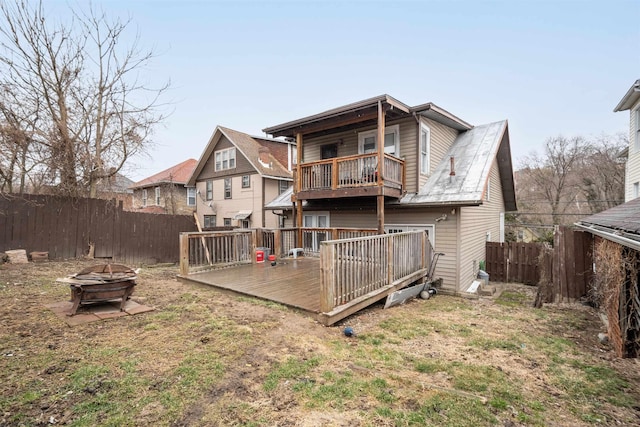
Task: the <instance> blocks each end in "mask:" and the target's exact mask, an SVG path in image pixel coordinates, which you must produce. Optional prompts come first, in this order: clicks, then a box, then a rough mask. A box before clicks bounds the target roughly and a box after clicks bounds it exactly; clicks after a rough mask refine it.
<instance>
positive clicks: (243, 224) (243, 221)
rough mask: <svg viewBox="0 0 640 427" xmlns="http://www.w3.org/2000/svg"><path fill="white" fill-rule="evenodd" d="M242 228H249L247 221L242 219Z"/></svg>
mask: <svg viewBox="0 0 640 427" xmlns="http://www.w3.org/2000/svg"><path fill="white" fill-rule="evenodd" d="M242 228H250V227H249V220H248V219H243V220H242Z"/></svg>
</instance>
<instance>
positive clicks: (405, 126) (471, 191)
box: [264, 95, 516, 291]
mask: <svg viewBox="0 0 640 427" xmlns="http://www.w3.org/2000/svg"><path fill="white" fill-rule="evenodd" d="M264 132H266V133H268V134H270V135H273V136H274V137H288V138H296V142H297V156H298V159H297V164H298V167H297V170H296V171H295V184H294V188H293V189H292V190H290V191H289V192H288V193H287V194H283V195H281V196H280V197H278V198H277V199H275V200H273V201H272V202H270V203H269V204H268V205H267V207H268V208H269V209H274V210H276V211H277V210H280V211H281V212H282V213H287V214H288V213H289V212H291V210H292V209H293V210H294V212H291V215H288V216H290V217H294V218H295V223H288V224H287V225H299V226H303V227H355V228H365V227H366V228H374V229H378V232H380V233H382V232H401V231H409V230H425V231H427V232H428V235H429V239H430V240H431V243H432V245H433V246H434V248H435V250H436V252H442V253H444V254H445V256H443V257H440V259H439V261H438V264H437V268H436V272H435V274H436V277H442V278H443V279H444V283H443V287H444V288H445V289H448V290H450V291H464V290H466V289H467V287H468V286H469V285H471V283H472V281H473V280H474V278H475V277H476V274H477V272H478V268H479V263H480V261H483V260H485V248H486V242H487V241H504V213H505V212H508V211H515V210H516V200H515V189H514V180H513V169H512V164H511V152H510V146H509V131H508V126H507V122H506V121H500V122H495V123H490V124H486V125H482V126H475V127H474V126H472V125H470V124H468V123H467V122H465V121H463V120H461V119H460V118H458V117H456V116H454V115H453V114H451V113H449V112H447V111H445V110H443V109H442V108H440V107H438V106H436V105H434V104H432V103H428V104H424V105H419V106H416V107H409V106H407V105H405V104H403V103H401V102H400V101H398V100H396V99H394V98H392V97H390V96H388V95H382V96H378V97H375V98H371V99H367V100H364V101H360V102H356V103H353V104H349V105H345V106H343V107H338V108H335V109H332V110H329V111H326V112H324V113H320V114H316V115H313V116H309V117H305V118H302V119H298V120H294V121H291V122H287V123H284V124H281V125H277V126H272V127H269V128H266V129H264ZM382 135H384V136H382ZM380 140H384V143H383V144H378V141H380ZM379 165H382V168H380V167H379ZM292 202H293V203H292ZM294 203H295V205H294ZM289 221H290V220H289Z"/></svg>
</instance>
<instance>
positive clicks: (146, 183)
mask: <svg viewBox="0 0 640 427" xmlns="http://www.w3.org/2000/svg"><path fill="white" fill-rule="evenodd" d="M195 166H196V160H195V159H188V160H185V161H184V162H181V163H178V164H177V165H174V166H172V167H170V168H169V169H165V170H163V171H161V172H158V173H156V174H154V175H151V176H149V177H147V178H145V179H143V180H141V181H138V182H136V183H135V184H133V185H132V186H131V187H130V188H131V189H132V190H133V208H132V210H133V211H135V212H146V213H157V214H170V215H192V214H193V211H194V210H195V192H194V189H193V188H187V187H186V185H185V184H186V183H187V179H188V178H189V177H190V176H191V173H192V172H193V169H194V168H195Z"/></svg>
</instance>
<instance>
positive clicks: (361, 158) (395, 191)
mask: <svg viewBox="0 0 640 427" xmlns="http://www.w3.org/2000/svg"><path fill="white" fill-rule="evenodd" d="M378 156H379V155H378V153H368V154H357V155H353V156H345V157H335V158H332V159H325V160H319V161H315V162H308V163H302V164H301V165H300V166H299V170H297V171H295V172H294V174H293V176H294V189H295V191H294V197H295V198H296V199H297V200H309V199H330V198H338V197H360V196H389V197H401V196H402V194H403V192H404V187H405V164H404V160H402V159H399V158H397V157H395V156H392V155H390V154H384V157H383V162H382V165H379V164H378V163H379V162H378V159H379V157H378ZM379 166H382V167H379Z"/></svg>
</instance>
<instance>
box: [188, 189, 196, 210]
mask: <svg viewBox="0 0 640 427" xmlns="http://www.w3.org/2000/svg"><path fill="white" fill-rule="evenodd" d="M195 205H196V189H195V187H188V188H187V206H195Z"/></svg>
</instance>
